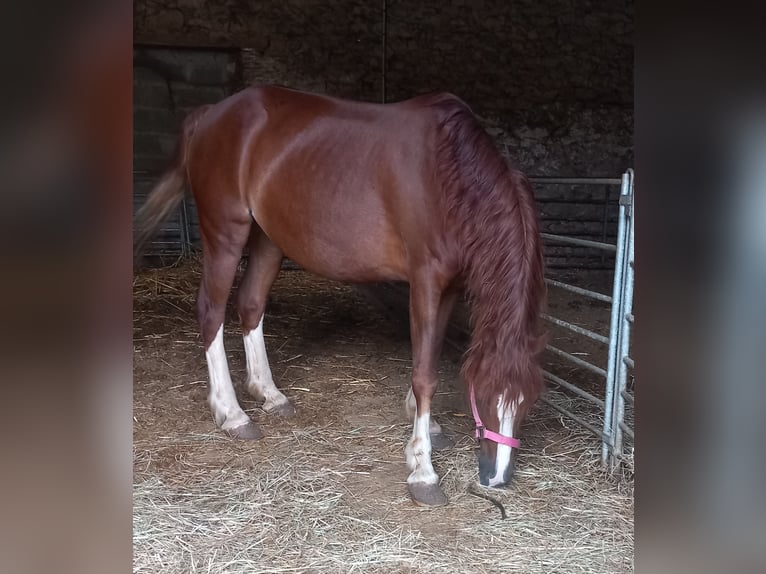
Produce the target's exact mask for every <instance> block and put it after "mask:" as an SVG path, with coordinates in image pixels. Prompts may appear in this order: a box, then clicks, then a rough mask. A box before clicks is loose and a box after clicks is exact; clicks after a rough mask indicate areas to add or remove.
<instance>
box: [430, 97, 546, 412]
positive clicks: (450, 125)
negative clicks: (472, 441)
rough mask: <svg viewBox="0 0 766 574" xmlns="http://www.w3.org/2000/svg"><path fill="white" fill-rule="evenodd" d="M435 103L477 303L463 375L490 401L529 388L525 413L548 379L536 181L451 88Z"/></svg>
mask: <svg viewBox="0 0 766 574" xmlns="http://www.w3.org/2000/svg"><path fill="white" fill-rule="evenodd" d="M429 105H430V107H432V108H434V109H435V110H436V111H437V114H438V117H439V125H440V129H439V136H438V144H437V146H438V147H437V163H438V165H437V171H438V173H439V174H440V177H441V178H442V187H443V194H444V197H443V200H444V207H445V217H446V226H447V229H448V230H450V232H452V233H454V234H455V236H454V242H455V244H456V248H457V250H458V253H459V260H460V266H461V272H462V279H463V282H464V285H465V289H466V292H467V295H468V298H469V301H470V303H471V331H472V334H471V344H470V347H469V349H468V351H467V353H466V357H465V361H464V364H463V369H462V375H463V380H464V381H465V382H466V384H467V385H471V384H472V385H473V386H474V392H475V394H476V400H477V402H479V403H483V404H484V406H485V408H489V407H490V405H489V402H490V401H491V400H492V399H493V398H494V397H497V396H498V395H501V396H503V398H504V400H505V401H506V403H507V404H509V403H512V402H513V401H516V400H517V398H518V397H519V395H520V394H521V395H523V399H524V400H523V403H522V404H521V405H520V409H521V412H520V413H519V414H520V417H519V419H518V420H521V419H522V418H523V416H524V414H525V412H526V410H527V409H528V408H529V407H530V406H531V405H532V404H534V402H535V401H536V400H537V398H538V397H539V395H540V392H541V390H542V385H543V382H542V375H541V371H540V368H539V366H538V365H537V361H536V355H538V354H539V353H540V351H541V350H542V347H543V345H544V338H543V337H542V336H541V334H540V331H539V329H538V324H539V316H540V313H541V311H542V307H543V304H544V299H545V291H546V288H545V281H544V278H543V256H542V248H541V245H540V234H539V222H538V214H537V209H536V206H535V202H534V198H533V196H532V189H531V185H530V183H529V180H528V179H527V178H526V176H524V175H523V174H522V173H521V172H520V171H518V170H517V169H515V168H513V167H512V166H511V165H509V164H508V163H507V162H506V161H505V159H504V158H503V156H502V155H500V153H499V152H498V151H497V149H496V148H495V146H494V143H493V142H492V140H491V139H490V137H489V136H488V135H487V133H486V132H485V131H484V130H483V128H482V127H481V125H480V124H479V122H478V120H477V119H476V117H475V116H474V115H473V113H472V112H471V110H470V108H469V107H468V106H467V105H466V104H465V103H463V102H462V101H461V100H460V99H458V98H457V97H455V96H451V95H447V94H445V95H440V96H435V97H434V98H433V99H432V100H431V101H430V102H429ZM492 407H494V405H492Z"/></svg>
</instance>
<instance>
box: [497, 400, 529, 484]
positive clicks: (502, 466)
mask: <svg viewBox="0 0 766 574" xmlns="http://www.w3.org/2000/svg"><path fill="white" fill-rule="evenodd" d="M522 400H524V399H523V397H521V396H519V398H518V399H517V400H516V401H514V402H513V403H512V404H511V406H510V407H509V408H505V407H504V405H503V401H502V399H501V400H499V401H498V403H497V420H499V421H500V430H499V431H498V432H499V433H500V434H501V435H503V436H513V421H514V419H515V417H516V409H517V408H518V406H519V403H520V402H521V401H522ZM510 462H511V447H509V446H507V445H504V444H498V445H497V455H496V456H495V476H492V477H490V479H489V486H498V485H500V484H503V483H504V482H505V479H504V477H505V471H506V470H507V469H508V465H509V464H510Z"/></svg>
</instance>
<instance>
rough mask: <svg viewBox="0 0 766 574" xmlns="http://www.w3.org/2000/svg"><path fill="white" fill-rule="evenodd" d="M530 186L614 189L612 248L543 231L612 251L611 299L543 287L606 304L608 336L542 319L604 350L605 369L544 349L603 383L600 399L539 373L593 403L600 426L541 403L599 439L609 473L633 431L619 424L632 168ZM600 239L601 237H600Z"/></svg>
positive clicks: (628, 311) (630, 270)
mask: <svg viewBox="0 0 766 574" xmlns="http://www.w3.org/2000/svg"><path fill="white" fill-rule="evenodd" d="M530 179H531V181H532V182H533V183H537V184H553V185H620V186H621V189H620V200H619V216H618V229H617V242H616V244H612V243H606V242H605V241H591V240H587V239H581V238H575V237H567V236H564V235H554V234H550V233H543V234H542V235H543V238H544V239H545V240H546V241H548V242H553V243H561V244H565V245H574V246H579V247H587V248H591V249H597V250H601V251H602V252H607V253H614V256H615V271H614V284H613V289H612V295H611V296H609V295H606V294H604V293H599V292H597V291H593V290H590V289H585V288H583V287H579V286H576V285H571V284H569V283H565V282H563V281H558V280H555V279H551V278H546V283H547V284H548V285H549V286H551V287H554V288H559V289H564V290H566V291H569V292H572V293H575V294H577V295H580V296H582V297H587V298H590V299H594V300H596V301H600V302H602V303H607V304H611V319H610V329H609V336H608V337H607V336H604V335H601V334H599V333H596V332H595V331H592V330H590V329H587V328H585V327H581V326H579V325H574V324H573V323H570V322H568V321H565V320H563V319H560V318H558V317H554V316H552V315H548V314H544V315H543V319H544V320H546V321H548V322H550V323H553V324H554V325H557V326H558V327H561V328H563V329H566V330H568V331H570V332H572V333H574V334H576V335H580V336H583V337H587V338H589V339H591V340H593V341H596V342H597V343H600V344H602V345H606V346H608V361H607V365H606V369H604V368H602V367H600V366H598V365H594V364H593V363H590V362H588V361H586V360H585V359H582V358H580V357H578V356H576V355H573V354H572V353H569V352H567V351H565V350H563V349H559V348H558V347H555V346H553V345H547V347H546V349H547V350H548V351H549V352H551V353H553V354H555V355H556V356H557V357H560V358H562V359H564V360H565V361H568V362H569V363H572V364H574V365H576V366H577V367H579V368H581V369H585V370H587V371H589V372H590V373H593V374H594V375H596V376H598V377H599V378H601V379H602V380H603V381H604V385H605V387H604V399H603V400H602V399H600V398H599V397H596V396H595V395H593V394H592V393H589V392H588V391H586V390H584V389H581V388H580V387H578V386H577V385H575V384H574V383H572V382H571V381H567V380H566V379H564V378H563V377H561V376H559V375H556V374H554V373H551V372H549V371H548V370H544V371H543V373H544V376H545V378H546V380H547V381H548V382H550V383H552V384H554V385H556V386H557V387H559V388H561V389H564V390H566V391H568V392H569V393H571V394H574V395H576V396H577V397H579V398H581V399H584V400H586V401H588V402H590V403H591V404H593V405H594V406H595V407H596V408H597V409H599V412H601V413H603V422H602V424H601V425H600V427H601V428H598V427H597V426H596V425H594V424H592V423H590V422H588V421H586V420H584V419H583V418H582V417H581V416H579V415H576V414H575V413H573V412H571V411H570V410H569V409H567V408H565V407H563V406H561V405H559V404H556V403H555V402H554V401H551V400H550V399H548V398H547V397H543V399H542V400H543V401H544V402H545V403H546V404H548V405H549V406H551V407H552V408H554V409H555V410H557V411H558V412H560V413H562V414H564V415H566V416H567V417H569V418H570V419H572V420H574V421H575V422H577V423H578V424H580V425H581V426H583V427H584V428H586V429H588V430H590V431H591V432H592V433H593V434H595V435H596V436H597V437H599V438H600V439H601V441H602V456H601V458H602V463H603V464H604V465H609V467H610V468H611V469H612V470H614V469H616V468H618V467H619V465H620V462H621V460H622V458H623V449H624V444H623V443H624V435H628V436H629V437H630V438H631V439H632V438H633V436H634V433H633V429H632V428H631V427H630V426H629V425H627V424H626V423H625V420H624V419H625V403H626V402H628V403H630V404H631V405H632V404H633V396H632V394H630V393H629V392H628V391H627V377H628V370H629V369H633V368H634V361H633V359H632V358H631V357H630V356H629V348H630V328H631V325H632V323H633V320H634V317H633V304H632V303H633V279H634V263H633V261H634V247H633V236H634V234H633V221H634V219H635V215H634V209H633V170H628V171H626V172H625V174H623V176H622V178H621V179H613V178H530ZM604 237H606V233H604Z"/></svg>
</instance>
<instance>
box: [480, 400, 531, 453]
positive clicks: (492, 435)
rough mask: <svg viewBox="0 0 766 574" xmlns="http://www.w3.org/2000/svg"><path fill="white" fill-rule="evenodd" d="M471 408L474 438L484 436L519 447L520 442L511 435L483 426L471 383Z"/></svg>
mask: <svg viewBox="0 0 766 574" xmlns="http://www.w3.org/2000/svg"><path fill="white" fill-rule="evenodd" d="M471 410H472V411H473V420H474V421H476V438H478V439H482V438H485V439H487V440H491V441H492V442H496V443H497V444H504V445H506V446H509V447H511V448H519V447H520V446H521V442H520V441H519V439H517V438H513V437H512V436H505V435H502V434H499V433H496V432H493V431H491V430H487V429H486V428H484V423H483V422H481V418H480V417H479V411H478V410H476V398H475V397H474V394H473V385H471Z"/></svg>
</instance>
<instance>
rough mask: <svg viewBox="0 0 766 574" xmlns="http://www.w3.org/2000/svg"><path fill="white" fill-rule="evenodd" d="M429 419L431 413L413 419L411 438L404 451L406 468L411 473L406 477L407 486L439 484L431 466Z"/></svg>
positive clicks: (437, 476)
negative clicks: (419, 483)
mask: <svg viewBox="0 0 766 574" xmlns="http://www.w3.org/2000/svg"><path fill="white" fill-rule="evenodd" d="M430 419H431V413H425V414H423V415H420V416H416V417H415V423H414V424H413V426H412V438H411V439H410V441H409V442H408V443H407V447H406V448H405V449H404V454H405V456H406V458H407V467H408V468H409V469H410V470H411V471H412V472H411V473H410V475H409V476H408V477H407V483H408V484H414V483H418V482H422V483H425V484H439V475H438V474H436V472H435V471H434V467H433V465H432V464H431V437H430V435H429V430H428V429H429V423H430Z"/></svg>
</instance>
